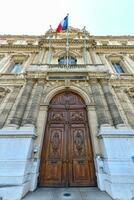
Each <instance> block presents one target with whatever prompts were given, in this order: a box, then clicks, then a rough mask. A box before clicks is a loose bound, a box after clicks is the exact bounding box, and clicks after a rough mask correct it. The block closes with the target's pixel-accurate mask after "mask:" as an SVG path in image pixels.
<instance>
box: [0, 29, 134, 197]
mask: <svg viewBox="0 0 134 200" xmlns="http://www.w3.org/2000/svg"><path fill="white" fill-rule="evenodd" d="M66 42H67V40H66V32H62V33H58V34H57V33H56V32H55V30H52V29H51V30H48V31H47V32H46V33H45V34H44V35H41V36H28V35H22V36H10V35H1V36H0V197H2V199H3V200H19V199H21V198H22V197H23V196H24V195H26V194H27V193H28V192H29V191H34V190H35V189H36V188H37V187H38V185H43V184H44V185H47V184H48V186H54V184H55V186H57V185H59V186H69V185H70V186H71V185H72V186H81V185H82V186H84V185H85V186H95V185H97V186H98V188H99V189H100V190H101V191H106V192H107V193H108V194H109V195H110V196H111V197H112V198H113V199H120V200H131V199H132V198H134V36H92V35H89V33H88V32H86V34H84V33H83V30H79V29H76V28H72V27H69V46H68V48H66ZM67 51H68V63H67V56H66V55H67ZM74 99H75V100H76V101H75V100H74ZM64 100H65V101H64ZM77 100H78V101H77ZM60 101H61V102H60ZM73 101H74V103H72V102H73ZM56 102H59V104H56ZM80 102H84V103H80ZM77 103H78V107H75V105H76V104H77ZM55 105H56V106H57V107H54V106H55ZM81 105H82V106H83V107H81ZM58 106H59V107H58ZM60 106H61V107H60ZM71 106H72V107H71ZM51 108H53V110H54V111H53V113H54V114H52V112H51ZM57 108H58V109H57ZM79 108H80V109H83V110H84V111H83V112H86V115H83V113H82V112H81V113H80V112H79ZM69 109H70V110H71V109H72V110H73V111H74V110H75V112H74V113H73V111H70V110H69ZM61 110H62V111H63V110H65V112H63V113H61V112H60V111H61ZM68 110H69V112H67V111H68ZM56 112H57V113H56ZM59 113H60V114H59ZM66 113H73V114H70V115H69V116H71V117H72V118H69V120H70V121H66V120H65V121H66V122H67V123H66V122H65V121H64V122H62V119H63V117H64V114H66ZM49 114H51V116H50V115H49ZM84 116H87V118H86V119H87V120H86V119H84ZM52 118H53V119H52ZM52 120H53V122H52ZM82 120H83V121H82ZM73 121H74V122H73ZM59 124H60V125H59ZM67 124H71V126H72V127H73V126H75V128H74V129H73V128H72V127H71V128H72V129H71V130H74V131H73V132H72V134H73V135H72V137H74V140H72V139H71V135H70V136H69V138H70V139H68V140H67V141H66V139H67V137H68V136H67V137H65V136H64V134H65V133H64V129H63V135H62V137H63V139H65V143H64V144H61V146H63V147H62V148H60V147H59V146H58V145H59V143H62V142H61V140H62V138H60V136H61V135H58V134H59V133H57V132H58V131H59V130H60V128H62V127H63V125H64V126H65V127H67V128H68V126H69V125H67ZM81 124H82V125H81ZM49 125H51V126H49ZM53 126H54V127H58V128H55V130H57V132H52V137H51V138H50V139H49V134H48V132H49V130H50V129H52V127H53ZM82 127H88V129H84V128H83V129H82ZM46 129H47V130H46ZM77 129H79V131H78V132H77V133H76V132H75V131H76V130H77ZM67 130H69V129H67ZM82 130H87V131H86V134H87V133H88V134H87V135H86V136H85V135H83V134H85V133H83V132H82ZM47 131H48V132H47ZM80 131H81V132H80ZM49 133H50V132H49ZM67 134H70V132H69V131H67V133H66V135H67ZM45 135H46V137H45ZM47 137H48V138H47ZM64 137H65V138H64ZM88 137H89V138H90V142H87V141H88V140H89V138H88ZM43 141H44V142H43ZM45 141H47V143H46V142H45ZM70 141H71V144H72V145H73V148H72V149H73V150H72V154H73V152H74V151H77V153H78V154H79V155H80V154H81V155H84V153H83V152H84V151H85V152H86V155H87V154H88V153H87V152H88V151H89V148H90V149H91V152H92V153H91V154H92V158H93V162H92V164H91V163H90V164H91V165H92V167H90V166H89V165H90V164H87V165H85V164H83V163H84V162H85V163H88V162H90V159H89V157H90V156H89V157H88V159H87V160H86V161H85V160H83V159H82V158H81V157H78V155H77V153H76V154H75V155H76V158H75V159H73V161H72V162H74V163H75V162H76V166H75V165H74V168H73V171H75V170H76V171H75V173H76V174H75V175H76V179H77V178H78V179H79V180H78V181H77V180H73V179H74V177H75V175H74V174H73V175H72V173H73V172H71V175H70V174H69V175H68V173H67V170H68V167H67V166H70V165H71V166H72V165H73V164H71V163H70V164H67V162H69V160H68V159H67V158H66V156H65V155H64V153H63V152H61V151H62V150H63V149H64V145H65V144H66V143H69V142H70ZM67 145H70V144H67ZM50 147H52V150H51V149H50V151H51V153H52V154H54V153H55V154H56V153H57V155H58V153H59V152H60V153H61V154H60V153H59V154H60V155H62V160H60V161H59V160H58V156H57V157H56V158H55V159H53V158H52V157H51V159H50V160H49V162H50V161H51V163H53V165H50V166H49V164H50V163H48V164H47V165H46V168H43V166H44V164H43V159H41V157H43V151H46V152H48V149H47V148H50ZM59 148H60V150H59ZM84 148H85V149H86V150H84ZM69 151H70V150H69ZM41 155H42V156H41ZM44 155H45V156H46V160H47V159H48V158H49V156H48V157H47V155H48V153H46V154H44ZM69 155H70V154H69ZM84 158H86V156H85V157H84ZM62 161H63V162H64V166H66V167H65V169H66V173H65V171H64V173H63V174H64V176H63V175H61V174H62V172H61V171H60V170H61V168H62V167H61V168H60V167H59V168H58V167H57V165H56V164H55V163H56V162H59V163H60V164H61V163H62ZM45 162H47V161H45ZM60 164H59V165H60ZM79 164H80V165H79ZM61 165H62V164H61ZM41 167H42V168H41ZM47 167H48V168H47ZM63 168H64V167H63ZM63 168H62V169H63ZM77 168H78V169H77ZM45 169H46V170H48V171H47V173H50V176H51V173H52V176H55V177H56V178H57V179H55V180H54V178H53V179H52V177H51V181H49V178H50V177H48V176H47V175H48V174H46V175H44V173H45V171H44V170H45ZM49 169H50V170H49ZM69 169H71V168H69ZM41 170H42V172H41ZM56 170H57V171H56ZM79 170H80V173H81V174H82V175H81V176H80V175H79ZM86 170H87V171H86ZM91 170H94V172H92V173H91ZM85 171H86V173H87V174H89V178H90V179H92V180H93V182H92V181H91V182H89V181H88V180H84V182H82V179H83V177H84V176H85V175H84V173H85ZM40 173H41V175H40ZM53 173H54V174H53ZM56 174H57V175H56ZM92 174H95V175H93V177H91V176H92ZM43 176H45V178H46V179H47V180H48V182H47V183H46V182H45V181H46V180H45V178H44V179H43ZM71 176H72V177H71ZM82 176H83V177H82ZM59 177H60V178H59ZM70 177H71V178H70ZM40 179H42V180H44V182H43V183H42V182H40ZM63 179H64V181H62V180H63ZM57 180H58V181H57ZM70 180H71V181H70ZM56 181H57V182H56ZM60 181H61V182H60ZM90 183H91V184H90ZM92 183H93V184H92Z"/></svg>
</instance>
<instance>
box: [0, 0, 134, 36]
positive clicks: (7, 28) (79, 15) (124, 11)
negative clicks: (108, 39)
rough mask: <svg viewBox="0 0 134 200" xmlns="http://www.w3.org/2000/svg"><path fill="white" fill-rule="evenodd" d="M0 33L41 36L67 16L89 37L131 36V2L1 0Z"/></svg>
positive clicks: (133, 10) (133, 8) (133, 0)
mask: <svg viewBox="0 0 134 200" xmlns="http://www.w3.org/2000/svg"><path fill="white" fill-rule="evenodd" d="M0 7H1V11H0V34H32V35H41V34H44V33H45V32H46V31H47V30H48V29H49V25H50V24H51V25H52V27H53V28H56V27H57V26H58V24H59V22H60V21H61V20H62V19H63V18H64V17H65V16H66V14H67V13H69V25H70V26H73V27H76V28H80V29H82V28H83V27H84V26H86V29H87V30H88V31H89V32H90V33H91V34H93V35H134V25H133V24H134V0H66V1H65V0H1V1H0Z"/></svg>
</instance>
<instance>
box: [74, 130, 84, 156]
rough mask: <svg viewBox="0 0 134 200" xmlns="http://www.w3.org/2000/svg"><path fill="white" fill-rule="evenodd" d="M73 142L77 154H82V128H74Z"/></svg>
mask: <svg viewBox="0 0 134 200" xmlns="http://www.w3.org/2000/svg"><path fill="white" fill-rule="evenodd" d="M74 144H75V149H76V151H77V152H76V154H77V155H83V153H84V137H83V132H82V130H76V131H75V138H74Z"/></svg>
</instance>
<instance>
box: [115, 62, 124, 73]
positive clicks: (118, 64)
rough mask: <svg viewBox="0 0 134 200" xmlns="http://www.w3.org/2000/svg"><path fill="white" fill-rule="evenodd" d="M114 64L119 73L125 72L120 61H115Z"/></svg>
mask: <svg viewBox="0 0 134 200" xmlns="http://www.w3.org/2000/svg"><path fill="white" fill-rule="evenodd" d="M113 66H114V69H115V71H116V72H117V73H118V74H121V73H125V72H124V70H123V68H122V66H121V65H120V63H113Z"/></svg>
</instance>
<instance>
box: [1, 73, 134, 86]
mask: <svg viewBox="0 0 134 200" xmlns="http://www.w3.org/2000/svg"><path fill="white" fill-rule="evenodd" d="M62 75H63V76H64V77H66V76H70V77H71V76H74V75H75V76H76V77H77V76H80V75H81V76H86V77H87V80H90V79H98V80H100V79H106V80H108V81H110V83H115V84H117V83H118V84H122V83H124V84H126V83H129V84H132V85H133V84H134V75H130V74H126V75H124V76H119V75H116V74H109V73H107V72H99V73H98V72H97V73H96V72H73V73H72V72H71V71H68V72H57V73H56V72H45V73H44V72H37V73H36V72H27V73H24V74H20V75H14V74H0V84H1V85H2V84H4V85H8V84H11V85H20V84H24V83H25V81H26V80H27V79H35V80H37V79H44V80H47V81H51V80H49V79H48V77H49V76H62ZM73 81H74V80H73ZM76 81H77V79H76ZM83 81H85V80H83Z"/></svg>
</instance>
